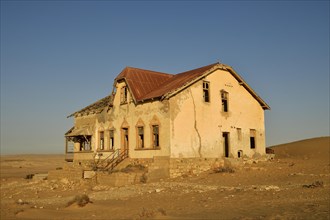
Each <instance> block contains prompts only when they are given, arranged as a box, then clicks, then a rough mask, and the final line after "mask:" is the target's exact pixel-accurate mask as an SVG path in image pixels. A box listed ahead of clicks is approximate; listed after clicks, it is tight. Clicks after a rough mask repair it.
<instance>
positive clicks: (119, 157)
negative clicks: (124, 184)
mask: <svg viewBox="0 0 330 220" xmlns="http://www.w3.org/2000/svg"><path fill="white" fill-rule="evenodd" d="M126 158H128V149H125V150H120V149H117V150H115V151H114V152H113V153H112V154H110V155H109V156H108V157H106V158H105V159H104V160H102V161H101V162H99V163H98V164H97V165H96V170H99V171H108V172H110V171H112V170H113V169H114V168H115V167H116V166H117V165H118V164H119V163H120V162H122V161H123V160H125V159H126Z"/></svg>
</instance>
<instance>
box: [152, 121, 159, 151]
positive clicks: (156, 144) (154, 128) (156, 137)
mask: <svg viewBox="0 0 330 220" xmlns="http://www.w3.org/2000/svg"><path fill="white" fill-rule="evenodd" d="M152 143H153V147H154V148H158V147H159V126H158V125H153V126H152Z"/></svg>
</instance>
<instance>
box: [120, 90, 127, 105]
mask: <svg viewBox="0 0 330 220" xmlns="http://www.w3.org/2000/svg"><path fill="white" fill-rule="evenodd" d="M127 93H128V91H127V87H126V86H124V87H122V88H121V90H120V104H125V103H127Z"/></svg>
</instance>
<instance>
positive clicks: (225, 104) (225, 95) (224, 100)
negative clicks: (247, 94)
mask: <svg viewBox="0 0 330 220" xmlns="http://www.w3.org/2000/svg"><path fill="white" fill-rule="evenodd" d="M221 103H222V111H223V112H228V92H225V91H222V92H221Z"/></svg>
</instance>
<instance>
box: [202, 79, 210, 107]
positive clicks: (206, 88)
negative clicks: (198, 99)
mask: <svg viewBox="0 0 330 220" xmlns="http://www.w3.org/2000/svg"><path fill="white" fill-rule="evenodd" d="M203 98H204V102H210V82H207V81H204V82H203Z"/></svg>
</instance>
